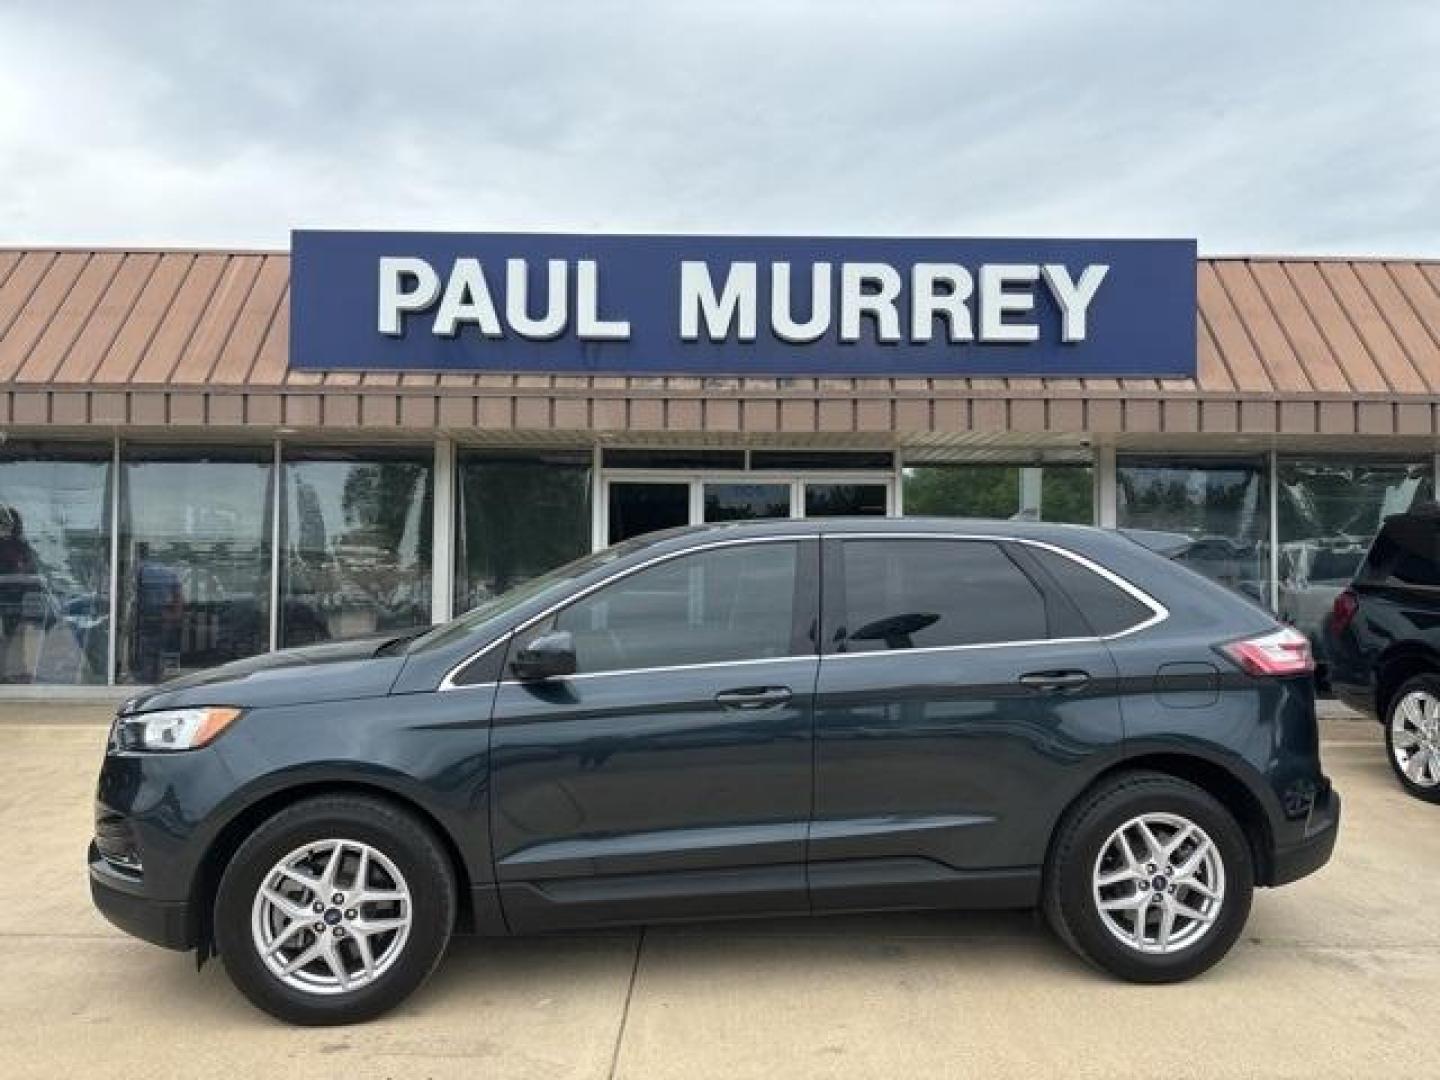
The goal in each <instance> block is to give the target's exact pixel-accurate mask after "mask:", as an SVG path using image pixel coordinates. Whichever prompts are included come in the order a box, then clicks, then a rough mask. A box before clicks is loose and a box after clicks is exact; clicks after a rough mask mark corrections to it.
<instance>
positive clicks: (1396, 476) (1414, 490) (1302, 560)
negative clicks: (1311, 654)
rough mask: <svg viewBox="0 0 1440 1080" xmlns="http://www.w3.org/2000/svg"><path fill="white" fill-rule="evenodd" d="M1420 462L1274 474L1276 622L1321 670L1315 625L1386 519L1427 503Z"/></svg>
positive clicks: (1305, 464)
mask: <svg viewBox="0 0 1440 1080" xmlns="http://www.w3.org/2000/svg"><path fill="white" fill-rule="evenodd" d="M1432 472H1433V469H1432V466H1431V465H1430V464H1429V463H1428V462H1426V463H1421V462H1408V463H1406V462H1394V461H1390V462H1363V461H1362V462H1358V463H1357V462H1356V461H1354V459H1351V460H1350V461H1347V462H1326V461H1316V460H1310V461H1286V460H1283V459H1282V460H1281V461H1280V463H1279V469H1278V481H1277V483H1278V489H1277V496H1278V497H1277V499H1276V502H1277V509H1278V517H1279V527H1280V538H1279V541H1280V552H1279V554H1280V560H1279V570H1280V588H1279V593H1280V616H1281V618H1283V619H1286V620H1287V621H1289V622H1291V623H1293V624H1294V625H1295V626H1296V627H1297V628H1298V629H1299V630H1301V631H1303V632H1304V633H1305V634H1306V635H1308V636H1309V638H1310V641H1311V644H1312V646H1313V647H1314V648H1315V650H1316V657H1317V659H1319V660H1321V661H1322V662H1323V659H1324V657H1323V656H1322V650H1323V639H1322V635H1321V633H1320V629H1321V624H1322V623H1323V621H1324V619H1325V616H1326V615H1327V614H1328V613H1329V611H1330V606H1331V605H1332V604H1333V603H1334V602H1335V596H1336V594H1338V593H1339V592H1340V590H1341V589H1343V588H1345V586H1346V585H1348V584H1349V583H1350V580H1351V578H1352V577H1354V575H1355V571H1356V570H1357V569H1358V568H1359V566H1360V563H1361V561H1362V560H1363V559H1364V558H1365V552H1366V551H1367V550H1369V547H1370V542H1371V541H1372V540H1374V539H1375V534H1376V533H1377V532H1379V531H1380V525H1381V523H1382V522H1383V521H1384V520H1385V518H1387V517H1388V516H1390V515H1391V514H1398V513H1401V512H1402V511H1404V510H1408V509H1409V508H1410V507H1411V506H1412V505H1413V504H1414V503H1416V502H1420V501H1423V500H1427V499H1430V498H1433V479H1432Z"/></svg>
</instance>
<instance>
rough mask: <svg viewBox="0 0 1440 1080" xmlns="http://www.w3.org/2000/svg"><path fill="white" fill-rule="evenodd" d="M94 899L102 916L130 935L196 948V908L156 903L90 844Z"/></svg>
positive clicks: (180, 902) (186, 904)
mask: <svg viewBox="0 0 1440 1080" xmlns="http://www.w3.org/2000/svg"><path fill="white" fill-rule="evenodd" d="M89 861H90V897H91V899H92V900H94V901H95V906H96V907H97V908H99V909H100V913H101V914H102V915H104V916H105V918H107V919H109V920H110V922H111V923H113V924H114V925H115V926H117V927H119V928H120V929H121V930H124V931H125V932H126V933H127V934H131V935H133V936H134V937H137V938H140V939H141V940H142V941H148V942H151V943H152V944H155V945H162V946H164V947H165V948H167V949H179V950H181V951H185V950H188V949H193V948H194V947H195V938H196V920H195V912H194V910H193V907H194V905H192V904H191V903H190V902H189V901H186V900H156V899H155V898H154V897H151V896H147V895H145V892H144V884H143V883H142V882H141V881H139V880H138V879H136V878H132V877H130V876H129V875H127V874H125V873H122V872H121V871H119V870H116V869H115V868H114V867H113V866H111V865H110V864H109V863H107V862H106V861H105V860H104V859H102V858H101V857H100V852H99V851H98V850H97V849H96V847H95V844H94V843H93V842H92V843H91V844H90V854H89Z"/></svg>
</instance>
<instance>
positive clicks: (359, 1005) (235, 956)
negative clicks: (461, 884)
mask: <svg viewBox="0 0 1440 1080" xmlns="http://www.w3.org/2000/svg"><path fill="white" fill-rule="evenodd" d="M454 922H455V878H454V873H453V872H452V870H451V866H450V860H449V858H448V857H447V856H446V853H445V851H444V850H443V849H442V848H441V846H440V844H439V842H438V841H437V840H436V838H435V837H434V836H433V835H432V834H431V832H430V830H429V829H428V828H426V827H425V826H424V825H423V824H421V823H420V822H419V821H417V820H416V819H415V818H414V817H413V816H412V815H410V814H409V813H406V812H405V811H404V810H401V809H400V808H398V807H396V806H393V805H391V804H389V803H386V802H384V801H382V800H379V799H371V798H364V797H357V796H322V797H319V798H313V799H306V800H304V801H303V802H298V803H296V804H294V805H293V806H290V807H287V808H286V809H284V810H282V811H280V812H279V813H278V814H276V815H275V816H274V817H272V818H270V819H269V820H268V821H266V822H265V823H264V824H263V825H261V826H260V827H259V828H258V829H256V830H255V832H253V833H252V834H251V835H250V836H249V837H248V838H247V839H246V840H245V842H244V843H243V844H241V845H240V848H239V850H237V851H236V852H235V855H234V857H233V858H232V859H231V860H230V864H229V866H227V867H226V869H225V873H224V875H223V877H222V878H221V880H220V888H219V891H218V893H217V896H216V901H215V941H216V945H217V946H218V949H219V952H220V957H221V959H222V960H223V961H224V963H225V969H226V971H227V972H229V974H230V978H231V980H232V981H233V982H234V983H235V985H236V986H237V987H238V988H239V989H240V991H241V992H242V993H243V994H244V995H245V996H246V997H247V998H249V999H250V1000H251V1002H253V1003H254V1004H255V1005H257V1006H259V1007H260V1008H261V1009H264V1010H265V1011H266V1012H268V1013H270V1014H272V1015H274V1016H277V1017H279V1018H280V1019H282V1020H288V1021H290V1022H292V1023H297V1024H348V1023H354V1022H356V1021H360V1020H367V1019H370V1018H371V1017H374V1016H378V1015H379V1014H380V1013H383V1012H385V1011H386V1010H388V1009H390V1008H393V1007H394V1006H395V1005H397V1004H399V1003H400V1002H401V1001H403V1000H404V999H405V998H406V997H407V996H409V995H410V994H411V993H412V992H413V991H414V990H415V989H416V988H417V987H418V986H419V985H420V984H421V983H422V982H424V981H425V979H426V978H427V977H428V976H429V975H430V973H431V972H432V971H433V970H434V969H435V966H436V964H438V963H439V961H440V957H441V956H442V955H443V954H444V951H445V946H446V944H447V943H448V942H449V940H450V932H451V929H452V927H453V925H454Z"/></svg>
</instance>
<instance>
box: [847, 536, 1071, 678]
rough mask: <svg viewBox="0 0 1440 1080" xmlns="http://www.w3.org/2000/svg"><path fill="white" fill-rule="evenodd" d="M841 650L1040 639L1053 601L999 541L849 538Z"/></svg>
mask: <svg viewBox="0 0 1440 1080" xmlns="http://www.w3.org/2000/svg"><path fill="white" fill-rule="evenodd" d="M842 551H843V557H844V564H845V565H844V571H843V582H844V623H843V625H842V626H840V627H838V628H837V630H836V635H835V636H836V645H837V648H838V650H839V651H840V652H879V651H883V650H886V649H926V648H938V647H944V646H950V645H986V644H998V643H1001V642H1007V641H1038V640H1042V639H1044V638H1045V637H1046V612H1045V601H1044V598H1043V597H1042V596H1041V594H1040V590H1039V589H1037V588H1036V587H1035V585H1034V583H1033V582H1032V581H1031V580H1030V578H1029V577H1027V576H1026V574H1025V573H1024V571H1022V570H1021V569H1020V567H1019V566H1017V565H1016V564H1015V563H1014V562H1013V561H1012V560H1011V558H1010V556H1009V555H1007V554H1006V553H1005V551H1004V549H1002V548H1001V547H1000V545H998V544H994V543H990V542H989V541H982V540H847V541H845V542H844V543H843V545H842Z"/></svg>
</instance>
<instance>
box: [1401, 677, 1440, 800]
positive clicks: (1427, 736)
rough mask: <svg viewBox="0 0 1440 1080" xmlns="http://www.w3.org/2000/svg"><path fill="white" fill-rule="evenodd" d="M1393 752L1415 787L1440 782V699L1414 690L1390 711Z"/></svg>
mask: <svg viewBox="0 0 1440 1080" xmlns="http://www.w3.org/2000/svg"><path fill="white" fill-rule="evenodd" d="M1390 752H1391V753H1392V754H1394V755H1395V764H1396V765H1397V766H1399V768H1400V771H1401V772H1402V773H1404V774H1405V778H1406V779H1408V780H1409V781H1410V782H1411V783H1412V784H1414V785H1415V786H1416V787H1421V788H1433V787H1435V786H1436V785H1440V698H1437V697H1436V696H1435V695H1434V694H1432V693H1430V692H1429V691H1428V690H1412V691H1410V692H1409V693H1408V694H1406V695H1405V696H1404V697H1402V698H1401V699H1400V701H1399V702H1398V703H1397V704H1396V706H1395V709H1394V711H1393V712H1392V713H1391V714H1390Z"/></svg>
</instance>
